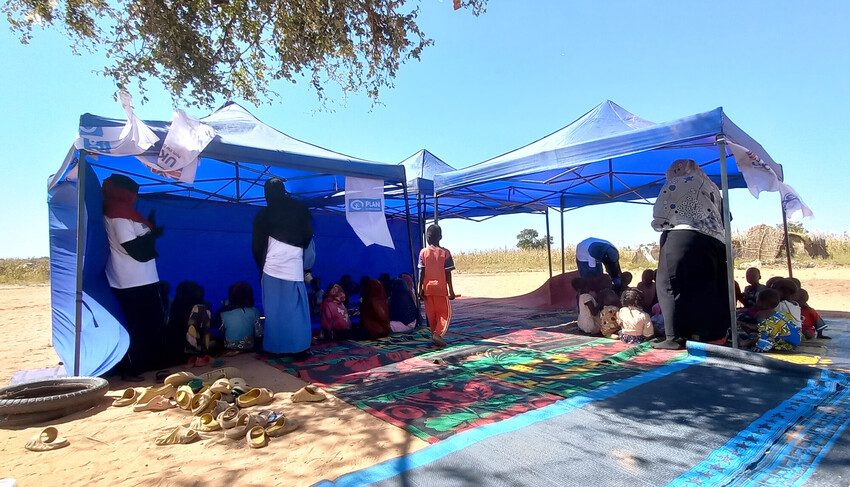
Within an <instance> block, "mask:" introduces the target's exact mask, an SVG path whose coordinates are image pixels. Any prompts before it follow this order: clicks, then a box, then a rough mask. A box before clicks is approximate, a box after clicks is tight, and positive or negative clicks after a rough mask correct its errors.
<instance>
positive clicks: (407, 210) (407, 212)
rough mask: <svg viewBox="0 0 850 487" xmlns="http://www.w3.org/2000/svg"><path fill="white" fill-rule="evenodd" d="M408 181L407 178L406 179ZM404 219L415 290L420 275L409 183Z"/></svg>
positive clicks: (417, 300)
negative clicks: (414, 249) (414, 238)
mask: <svg viewBox="0 0 850 487" xmlns="http://www.w3.org/2000/svg"><path fill="white" fill-rule="evenodd" d="M405 179H407V177H405ZM403 188H404V218H405V220H404V221H405V223H406V227H407V243H408V248H409V249H410V265H411V275H412V276H413V282H414V288H415V289H419V283H418V282H417V281H418V279H419V273H417V272H416V256H415V255H414V252H413V230H412V229H411V228H410V199H409V198H408V193H407V181H405V182H404V186H403ZM416 306H417V308H418V307H419V297H418V296H417V297H416Z"/></svg>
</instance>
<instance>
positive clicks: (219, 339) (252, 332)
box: [162, 281, 263, 366]
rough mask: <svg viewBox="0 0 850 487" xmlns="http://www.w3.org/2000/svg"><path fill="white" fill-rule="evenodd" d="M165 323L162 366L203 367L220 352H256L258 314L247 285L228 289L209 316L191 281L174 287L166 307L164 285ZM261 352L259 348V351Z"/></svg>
mask: <svg viewBox="0 0 850 487" xmlns="http://www.w3.org/2000/svg"><path fill="white" fill-rule="evenodd" d="M162 296H163V302H164V304H165V308H166V316H167V317H168V321H167V324H166V334H165V335H166V336H164V337H163V342H164V348H163V351H162V362H163V364H162V365H163V366H172V365H178V364H185V363H187V360H188V365H190V366H204V365H207V364H209V363H210V362H211V361H212V357H211V356H212V355H215V354H218V353H220V352H227V351H231V352H245V351H252V350H255V349H258V347H257V343H256V341H257V339H258V338H259V339H261V338H262V335H263V329H262V325H261V322H260V312H259V310H257V308H256V307H254V290H253V289H252V288H251V285H250V284H248V283H247V282H237V283H235V284H233V285H232V286H230V288H229V289H228V293H227V299H226V300H225V301H224V302H223V303H222V305H221V307H220V309H219V310H218V311H217V312H216V313H215V314H213V313H212V311H211V309H212V306H210V304H209V303H207V302H206V300H205V292H204V288H203V287H202V286H201V285H200V284H198V283H196V282H194V281H183V282H181V283H180V284H178V285H177V289H176V290H175V294H174V301H172V302H171V303H168V301H167V296H168V289H167V284H165V283H163V284H162ZM260 348H261V347H260Z"/></svg>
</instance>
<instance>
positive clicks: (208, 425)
mask: <svg viewBox="0 0 850 487" xmlns="http://www.w3.org/2000/svg"><path fill="white" fill-rule="evenodd" d="M189 428H191V429H193V430H195V431H200V432H202V433H208V432H210V431H216V430H220V429H221V425H220V424H218V421H216V420H215V418H214V417H213V415H212V414H210V413H206V414H202V415H201V416H198V417H196V418H193V419H192V422H191V423H189Z"/></svg>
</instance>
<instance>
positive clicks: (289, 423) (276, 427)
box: [266, 415, 298, 437]
mask: <svg viewBox="0 0 850 487" xmlns="http://www.w3.org/2000/svg"><path fill="white" fill-rule="evenodd" d="M296 429H298V421H295V420H294V419H289V418H287V417H286V416H284V415H280V417H279V418H277V419H276V420H274V422H272V423H271V424H269V425H268V426H266V434H267V435H269V436H270V437H278V436H283V435H285V434H287V433H290V432H292V431H295V430H296Z"/></svg>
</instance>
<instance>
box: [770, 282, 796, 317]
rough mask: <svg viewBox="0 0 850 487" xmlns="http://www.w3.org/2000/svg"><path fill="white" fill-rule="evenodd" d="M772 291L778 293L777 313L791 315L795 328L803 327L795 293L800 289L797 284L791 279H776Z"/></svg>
mask: <svg viewBox="0 0 850 487" xmlns="http://www.w3.org/2000/svg"><path fill="white" fill-rule="evenodd" d="M772 287H773V289H775V290H776V291H777V292H778V293H779V299H780V301H779V305H778V306H777V307H776V309H777V311H782V312H785V313H788V314H790V315H791V317H792V318H793V319H794V323H795V324H796V325H797V328H801V327H802V326H803V317H802V314H801V313H800V305H799V304H797V302H796V301H795V299H796V298H797V291H798V290H799V289H800V288H799V287H797V284H796V283H794V281H793V280H791V279H787V278H784V279H778V280H776V281H775V282H774V283H773V286H772Z"/></svg>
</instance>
